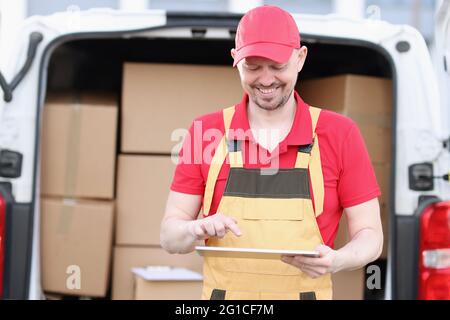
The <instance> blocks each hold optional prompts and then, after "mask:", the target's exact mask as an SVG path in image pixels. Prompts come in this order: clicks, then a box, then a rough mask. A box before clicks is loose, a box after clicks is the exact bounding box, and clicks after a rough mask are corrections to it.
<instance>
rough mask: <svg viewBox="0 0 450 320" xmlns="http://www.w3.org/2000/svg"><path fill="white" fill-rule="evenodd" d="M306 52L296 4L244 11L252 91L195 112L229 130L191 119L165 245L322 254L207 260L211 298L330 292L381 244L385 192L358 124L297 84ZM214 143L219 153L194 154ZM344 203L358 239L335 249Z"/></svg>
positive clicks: (243, 57)
mask: <svg viewBox="0 0 450 320" xmlns="http://www.w3.org/2000/svg"><path fill="white" fill-rule="evenodd" d="M307 51H308V50H307V48H306V47H305V46H301V45H300V35H299V31H298V28H297V25H296V23H295V21H294V19H293V18H292V16H291V15H290V14H289V13H287V12H285V11H283V10H282V9H280V8H278V7H274V6H262V7H258V8H255V9H253V10H251V11H249V12H248V13H247V14H245V15H244V17H243V18H242V19H241V21H240V23H239V26H238V30H237V34H236V48H234V49H232V50H231V55H232V57H233V59H234V64H233V66H237V69H238V70H239V75H240V78H241V83H242V87H243V89H244V91H245V95H244V98H243V99H242V101H241V102H240V103H239V104H237V105H236V106H233V107H230V108H227V109H224V110H223V111H220V112H216V113H212V114H208V115H205V116H202V117H200V118H198V119H196V120H195V122H194V123H199V124H201V126H202V129H203V132H205V131H208V130H213V129H215V130H220V132H221V133H222V136H221V137H218V138H217V139H212V140H213V141H210V140H209V139H205V138H204V136H205V135H202V134H199V133H198V132H196V130H194V129H193V128H194V125H193V126H192V127H191V129H190V131H189V135H188V136H187V137H186V139H185V142H184V145H183V150H182V152H181V154H180V156H181V157H180V162H179V164H178V166H177V168H176V172H175V176H174V179H173V183H172V186H171V191H170V193H169V197H168V200H167V207H166V213H165V216H164V219H163V221H162V224H161V245H162V246H163V248H165V249H166V250H167V251H168V252H170V253H188V252H191V251H192V250H194V246H195V243H196V241H198V240H205V241H206V244H207V245H208V246H225V247H244V248H249V247H250V248H272V249H302V250H316V251H317V252H318V253H319V257H316V258H312V257H304V256H284V257H283V258H282V261H279V260H268V259H265V260H264V259H263V260H261V259H238V258H223V257H222V258H212V257H208V258H205V261H204V286H203V294H202V299H331V298H332V290H331V276H330V275H331V273H334V272H338V271H342V270H352V269H357V268H361V267H363V266H364V265H366V264H367V263H369V262H371V261H373V260H375V259H377V258H378V257H379V255H380V253H381V250H382V243H383V234H382V228H381V220H380V210H379V203H378V198H377V197H378V196H379V195H380V190H379V187H378V185H377V182H376V178H375V174H374V170H373V168H372V165H371V163H370V159H369V156H368V153H367V150H366V147H365V144H364V141H363V139H362V137H361V134H360V132H359V130H358V128H357V126H356V125H355V123H354V122H353V121H351V120H350V119H348V118H346V117H344V116H342V115H339V114H337V113H334V112H331V111H327V110H321V109H318V108H314V107H311V106H308V105H307V104H306V103H304V102H303V100H302V99H301V97H300V96H299V95H298V94H297V93H296V92H295V90H294V87H295V84H296V81H297V76H298V73H299V72H300V71H301V69H302V67H303V65H304V63H305V59H306V56H307ZM199 146H200V147H201V148H198V147H199ZM211 146H213V150H214V151H213V152H211V153H208V152H204V153H203V154H201V155H199V154H196V153H195V152H194V151H193V150H196V147H197V150H199V149H200V150H206V149H208V148H211ZM208 155H211V156H212V158H211V157H208ZM199 157H200V158H201V161H196V160H198V159H199ZM207 158H208V159H207ZM274 169H275V170H274ZM202 204H203V217H202V218H201V219H198V220H197V216H198V213H199V211H200V209H201V207H202ZM343 211H344V212H345V214H346V217H347V221H348V229H349V235H350V239H351V240H350V241H349V242H348V244H347V245H346V246H344V247H343V248H341V249H339V250H333V249H332V246H333V242H334V238H335V236H336V232H337V229H338V224H339V220H340V218H341V215H342V212H343Z"/></svg>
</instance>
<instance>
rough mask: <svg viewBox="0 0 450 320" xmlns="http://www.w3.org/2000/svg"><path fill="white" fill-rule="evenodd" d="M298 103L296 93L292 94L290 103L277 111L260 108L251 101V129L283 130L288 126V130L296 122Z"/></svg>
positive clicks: (249, 109)
mask: <svg viewBox="0 0 450 320" xmlns="http://www.w3.org/2000/svg"><path fill="white" fill-rule="evenodd" d="M296 106H297V104H296V101H295V97H294V92H292V94H291V96H290V97H289V99H288V101H287V102H286V104H285V105H284V106H282V107H281V108H278V109H276V110H265V109H262V108H260V107H258V106H257V105H256V104H254V103H253V102H252V101H251V100H249V102H248V109H247V114H248V120H249V123H250V128H251V129H273V128H279V129H283V128H285V127H286V126H288V129H290V128H291V127H292V123H293V122H294V117H295V111H296Z"/></svg>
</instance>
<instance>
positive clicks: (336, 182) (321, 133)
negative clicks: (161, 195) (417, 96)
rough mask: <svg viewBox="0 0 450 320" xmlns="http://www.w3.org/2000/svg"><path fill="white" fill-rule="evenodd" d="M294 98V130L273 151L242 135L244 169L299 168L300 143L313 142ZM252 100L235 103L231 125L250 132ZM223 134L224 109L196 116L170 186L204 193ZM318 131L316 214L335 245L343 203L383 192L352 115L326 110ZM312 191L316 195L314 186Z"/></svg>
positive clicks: (220, 185)
mask: <svg viewBox="0 0 450 320" xmlns="http://www.w3.org/2000/svg"><path fill="white" fill-rule="evenodd" d="M295 100H296V102H297V110H296V113H295V119H294V123H293V126H292V128H291V131H290V132H289V134H288V135H287V136H286V138H285V139H284V140H283V141H281V142H280V144H279V145H278V147H277V148H276V149H275V150H273V151H272V153H270V152H268V151H267V150H266V149H264V148H263V147H261V146H260V145H258V143H257V142H256V141H255V139H254V138H253V136H252V135H251V134H246V135H238V136H241V137H243V138H244V139H245V140H244V142H243V144H242V150H243V158H244V167H245V168H264V167H271V166H273V164H274V163H277V167H279V168H293V167H294V165H295V160H296V157H297V149H298V146H299V145H304V144H309V143H311V141H312V129H311V117H310V114H309V110H308V108H309V106H308V105H307V104H306V103H305V102H303V100H302V99H301V97H300V96H299V95H298V94H297V92H295ZM247 103H248V95H244V98H243V99H242V101H241V102H240V103H239V104H237V105H236V111H235V115H234V118H233V121H232V123H231V127H230V129H242V130H240V132H250V130H249V129H250V126H249V121H248V117H247ZM247 130H248V131H247ZM230 131H231V130H230ZM236 132H239V130H237V131H236ZM223 133H224V124H223V117H222V111H218V112H214V113H210V114H206V115H204V116H201V117H199V118H197V119H195V120H194V122H193V124H192V126H191V127H190V129H189V134H188V135H187V136H186V139H185V141H184V144H183V148H182V150H181V153H180V159H179V163H178V165H177V167H176V170H175V175H174V178H173V181H172V185H171V190H173V191H176V192H181V193H188V194H196V195H203V192H204V190H205V185H206V178H207V176H208V170H209V165H210V162H211V157H212V155H213V154H214V150H215V148H216V146H217V144H218V142H219V140H220V139H219V134H220V136H221V135H223ZM316 134H317V136H318V139H319V143H320V158H321V161H322V171H323V176H324V185H325V194H324V207H323V213H322V214H321V215H320V216H319V217H318V218H317V223H318V226H319V229H320V232H321V234H322V238H323V240H324V242H325V244H326V245H328V246H330V247H333V243H334V239H335V237H336V233H337V230H338V226H339V220H340V218H341V215H342V210H343V208H347V207H352V206H355V205H357V204H360V203H363V202H366V201H368V200H371V199H373V198H375V197H378V196H380V195H381V192H380V189H379V187H378V184H377V180H376V177H375V172H374V170H373V167H372V164H371V161H370V158H369V154H368V152H367V149H366V146H365V143H364V140H363V138H362V136H361V133H360V131H359V129H358V127H357V126H356V124H355V123H354V122H353V121H352V120H351V119H350V118H348V117H345V116H343V115H340V114H338V113H335V112H332V111H329V110H322V112H321V113H320V116H319V120H318V123H317V128H316ZM255 150H256V151H257V152H256V157H255ZM271 161H272V162H271ZM274 161H276V162H274ZM229 169H230V166H229V164H228V162H225V163H224V165H223V166H222V169H221V171H220V173H219V177H218V179H217V182H216V187H215V190H214V196H213V200H212V204H211V213H212V214H213V213H215V212H216V211H217V207H218V205H219V202H220V199H221V197H222V194H223V192H224V189H225V184H226V180H227V177H228V172H229ZM311 196H312V198H313V199H314V190H312V188H311ZM313 203H314V202H313Z"/></svg>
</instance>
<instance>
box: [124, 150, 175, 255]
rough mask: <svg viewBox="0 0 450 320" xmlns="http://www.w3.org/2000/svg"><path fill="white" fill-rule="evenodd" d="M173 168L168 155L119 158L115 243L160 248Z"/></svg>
mask: <svg viewBox="0 0 450 320" xmlns="http://www.w3.org/2000/svg"><path fill="white" fill-rule="evenodd" d="M174 161H178V160H174ZM175 166H176V163H174V162H172V159H171V157H170V156H146V155H139V156H136V155H123V154H122V155H119V159H118V170H119V171H118V178H117V224H116V244H120V245H157V246H159V245H160V240H159V233H160V225H161V221H162V218H163V215H164V211H165V206H166V200H167V195H168V193H169V188H170V183H171V181H172V176H173V173H174V170H175Z"/></svg>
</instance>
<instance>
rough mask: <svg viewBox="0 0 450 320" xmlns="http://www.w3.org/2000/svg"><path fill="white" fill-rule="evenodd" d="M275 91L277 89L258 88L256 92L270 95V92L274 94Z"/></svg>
mask: <svg viewBox="0 0 450 320" xmlns="http://www.w3.org/2000/svg"><path fill="white" fill-rule="evenodd" d="M276 89H277V88H272V89H261V88H258V90H259V91H261V92H262V93H264V94H269V93H272V92H274V91H275V90H276Z"/></svg>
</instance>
